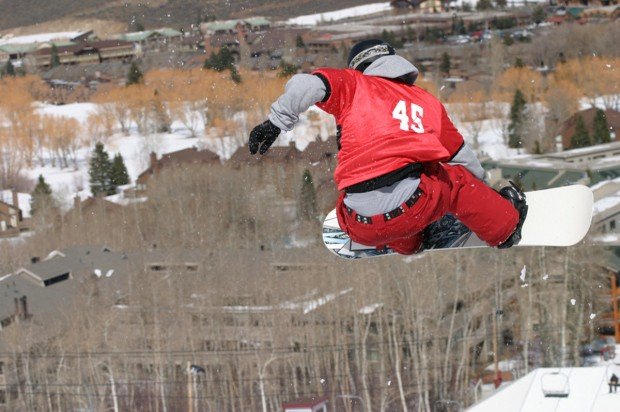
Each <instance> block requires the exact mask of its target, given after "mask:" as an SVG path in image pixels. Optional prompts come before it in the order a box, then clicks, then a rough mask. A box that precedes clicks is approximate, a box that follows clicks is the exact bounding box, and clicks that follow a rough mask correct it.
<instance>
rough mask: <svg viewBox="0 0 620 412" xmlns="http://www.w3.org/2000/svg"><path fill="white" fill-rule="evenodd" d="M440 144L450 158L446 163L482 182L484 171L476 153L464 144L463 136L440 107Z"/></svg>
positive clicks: (444, 109)
mask: <svg viewBox="0 0 620 412" xmlns="http://www.w3.org/2000/svg"><path fill="white" fill-rule="evenodd" d="M440 140H441V143H442V144H443V146H444V147H445V148H446V149H448V152H450V155H451V156H452V157H451V158H450V160H449V161H448V162H447V163H448V164H449V165H461V166H464V167H465V168H466V169H467V170H469V171H470V172H471V174H473V175H474V176H476V177H477V178H478V179H480V180H484V177H485V171H484V169H483V168H482V165H481V164H480V161H479V160H478V157H477V156H476V153H474V151H473V150H472V148H471V147H470V146H469V145H468V144H467V143H466V142H465V140H464V139H463V136H462V135H461V134H460V133H459V131H458V130H457V129H456V127H455V126H454V124H453V123H452V120H450V117H448V113H447V112H446V108H445V107H444V106H443V105H442V106H441V136H440Z"/></svg>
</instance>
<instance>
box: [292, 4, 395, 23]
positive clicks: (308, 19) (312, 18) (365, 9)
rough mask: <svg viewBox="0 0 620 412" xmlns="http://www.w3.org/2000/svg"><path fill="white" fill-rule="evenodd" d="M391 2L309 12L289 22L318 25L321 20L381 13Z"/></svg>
mask: <svg viewBox="0 0 620 412" xmlns="http://www.w3.org/2000/svg"><path fill="white" fill-rule="evenodd" d="M391 9H392V6H390V3H389V2H385V3H372V4H366V5H364V6H355V7H348V8H346V9H342V10H336V11H330V12H326V13H316V14H308V15H305V16H298V17H293V18H291V19H288V20H287V21H286V23H287V24H296V25H300V26H304V25H316V24H319V23H321V22H330V21H337V20H342V19H346V18H350V17H359V16H366V15H368V14H374V13H381V12H384V11H388V10H391Z"/></svg>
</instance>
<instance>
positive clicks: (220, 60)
mask: <svg viewBox="0 0 620 412" xmlns="http://www.w3.org/2000/svg"><path fill="white" fill-rule="evenodd" d="M234 63H235V57H234V56H233V54H232V52H231V51H230V49H228V47H222V48H221V49H220V51H219V52H217V53H213V52H211V55H210V56H209V58H208V59H207V60H205V63H204V66H203V67H204V68H205V69H211V70H215V71H218V72H223V71H224V70H227V69H230V68H231V67H233V65H234Z"/></svg>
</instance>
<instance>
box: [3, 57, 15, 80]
mask: <svg viewBox="0 0 620 412" xmlns="http://www.w3.org/2000/svg"><path fill="white" fill-rule="evenodd" d="M3 71H4V73H3V75H5V76H11V77H15V66H13V63H12V62H11V61H10V60H9V61H7V62H6V65H5V66H4V70H3Z"/></svg>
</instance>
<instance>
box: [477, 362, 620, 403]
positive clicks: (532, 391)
mask: <svg viewBox="0 0 620 412" xmlns="http://www.w3.org/2000/svg"><path fill="white" fill-rule="evenodd" d="M612 373H615V374H616V375H619V376H620V365H616V364H613V363H611V364H608V365H605V366H597V367H589V368H540V369H536V370H534V371H532V372H530V373H529V374H527V375H526V376H524V377H523V378H521V379H519V380H517V381H515V382H513V383H512V384H508V385H505V386H503V388H501V389H500V390H499V391H498V392H496V393H495V394H494V395H493V396H491V397H489V398H487V399H485V400H483V401H482V402H480V403H478V404H476V405H474V406H473V407H471V408H469V409H467V410H468V411H470V412H487V411H488V412H495V411H500V410H501V411H502V412H513V411H514V412H518V411H527V412H546V411H597V412H608V411H609V412H611V411H617V410H618V408H619V405H620V393H611V394H610V393H609V386H608V385H607V382H608V380H609V378H610V377H611V374H612ZM565 384H567V386H566V388H567V389H568V396H567V397H565V398H558V397H545V395H544V392H543V390H545V391H547V392H549V391H554V392H563V391H564V386H565Z"/></svg>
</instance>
